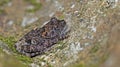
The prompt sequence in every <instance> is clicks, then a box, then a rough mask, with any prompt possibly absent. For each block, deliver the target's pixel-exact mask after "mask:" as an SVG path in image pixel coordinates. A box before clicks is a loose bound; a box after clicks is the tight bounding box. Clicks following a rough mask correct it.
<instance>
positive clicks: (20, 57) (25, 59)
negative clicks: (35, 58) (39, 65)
mask: <svg viewBox="0 0 120 67" xmlns="http://www.w3.org/2000/svg"><path fill="white" fill-rule="evenodd" d="M17 59H19V60H21V61H23V62H24V63H27V64H28V63H32V58H29V57H27V56H24V55H18V56H17Z"/></svg>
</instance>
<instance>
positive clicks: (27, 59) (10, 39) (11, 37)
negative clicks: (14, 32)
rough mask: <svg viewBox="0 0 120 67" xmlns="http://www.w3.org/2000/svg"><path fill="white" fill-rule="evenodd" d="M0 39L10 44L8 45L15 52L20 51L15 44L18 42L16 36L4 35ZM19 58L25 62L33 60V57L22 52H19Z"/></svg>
mask: <svg viewBox="0 0 120 67" xmlns="http://www.w3.org/2000/svg"><path fill="white" fill-rule="evenodd" d="M0 40H1V41H3V42H5V43H6V44H8V47H9V48H10V49H11V50H12V51H13V52H14V53H17V54H18V52H17V51H16V49H15V47H14V44H15V42H16V39H15V37H13V36H9V37H3V36H0ZM16 58H17V59H19V60H21V61H23V62H25V63H31V62H32V59H31V58H29V57H27V56H24V55H21V54H18V55H17V56H16Z"/></svg>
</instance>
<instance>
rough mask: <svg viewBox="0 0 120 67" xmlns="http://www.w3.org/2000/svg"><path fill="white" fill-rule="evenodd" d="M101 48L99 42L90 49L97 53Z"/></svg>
mask: <svg viewBox="0 0 120 67" xmlns="http://www.w3.org/2000/svg"><path fill="white" fill-rule="evenodd" d="M99 48H100V46H99V44H97V45H94V46H93V47H92V49H91V50H90V53H96V52H97V51H98V50H99Z"/></svg>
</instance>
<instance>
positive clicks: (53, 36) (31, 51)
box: [15, 17, 69, 57]
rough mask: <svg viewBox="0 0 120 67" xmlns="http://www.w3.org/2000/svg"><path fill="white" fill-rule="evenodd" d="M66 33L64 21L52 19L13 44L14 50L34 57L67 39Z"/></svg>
mask: <svg viewBox="0 0 120 67" xmlns="http://www.w3.org/2000/svg"><path fill="white" fill-rule="evenodd" d="M68 31H69V29H68V26H67V24H66V22H65V21H64V20H58V19H57V18H55V17H53V18H51V20H50V21H49V22H48V23H47V24H45V25H44V26H43V27H41V28H36V29H34V30H31V31H30V32H28V33H27V34H26V35H24V36H23V37H22V38H21V39H20V40H19V41H18V42H17V43H16V44H15V48H16V50H17V51H18V52H20V53H22V54H24V55H26V56H29V57H34V56H37V55H40V54H43V53H44V52H45V51H47V50H49V49H50V47H51V46H53V45H54V44H55V43H57V42H58V41H60V40H63V39H65V38H66V37H68V35H67V32H68Z"/></svg>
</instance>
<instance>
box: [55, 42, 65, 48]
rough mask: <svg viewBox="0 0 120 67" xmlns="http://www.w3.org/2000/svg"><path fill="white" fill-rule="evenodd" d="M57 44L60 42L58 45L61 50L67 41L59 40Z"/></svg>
mask: <svg viewBox="0 0 120 67" xmlns="http://www.w3.org/2000/svg"><path fill="white" fill-rule="evenodd" d="M57 44H60V45H59V46H57V49H61V50H62V49H63V48H65V46H66V45H65V43H64V42H62V41H59V42H58V43H57Z"/></svg>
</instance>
